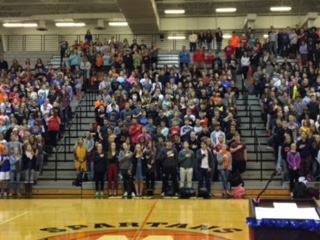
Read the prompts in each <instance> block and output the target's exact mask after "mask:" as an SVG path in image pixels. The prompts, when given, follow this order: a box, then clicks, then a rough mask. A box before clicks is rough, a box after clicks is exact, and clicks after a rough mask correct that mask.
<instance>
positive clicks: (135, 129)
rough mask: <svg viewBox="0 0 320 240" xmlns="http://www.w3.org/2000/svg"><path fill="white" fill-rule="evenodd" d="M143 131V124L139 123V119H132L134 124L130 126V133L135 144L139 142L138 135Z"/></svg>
mask: <svg viewBox="0 0 320 240" xmlns="http://www.w3.org/2000/svg"><path fill="white" fill-rule="evenodd" d="M141 133H142V125H140V124H138V122H137V119H136V118H133V119H132V125H131V126H130V128H129V134H130V135H131V140H132V143H133V144H137V143H138V136H139V135H140V134H141Z"/></svg>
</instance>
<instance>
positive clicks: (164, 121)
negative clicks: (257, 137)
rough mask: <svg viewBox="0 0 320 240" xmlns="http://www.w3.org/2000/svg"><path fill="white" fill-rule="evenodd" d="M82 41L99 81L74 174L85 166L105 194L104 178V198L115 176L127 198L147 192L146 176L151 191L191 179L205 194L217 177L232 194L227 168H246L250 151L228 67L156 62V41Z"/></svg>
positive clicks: (114, 189)
mask: <svg viewBox="0 0 320 240" xmlns="http://www.w3.org/2000/svg"><path fill="white" fill-rule="evenodd" d="M88 34H90V32H89V31H88ZM85 39H86V40H85V41H84V42H82V45H81V44H80V49H82V50H81V52H79V54H78V55H81V56H82V58H83V59H89V62H90V64H91V67H90V71H91V75H94V76H100V80H101V81H100V82H99V84H98V86H97V88H98V91H99V94H98V96H97V101H96V102H95V104H94V106H95V113H96V119H95V123H93V124H92V125H90V129H89V132H88V133H87V134H86V136H85V137H84V138H80V139H79V141H78V142H77V144H76V146H75V149H74V155H75V167H76V169H77V171H78V173H81V172H86V171H89V172H90V176H89V178H90V179H91V180H94V181H95V182H96V197H103V196H104V184H103V182H104V180H105V179H106V178H107V180H108V195H109V196H113V195H118V185H119V184H118V181H119V178H120V179H122V180H123V189H124V196H125V197H126V196H128V194H130V193H131V192H132V194H133V195H134V196H141V195H142V194H144V192H143V187H144V182H145V184H146V188H147V189H146V190H147V191H146V193H147V195H150V196H152V195H153V190H154V182H155V180H158V181H162V182H163V184H162V196H166V195H168V194H169V192H170V194H171V195H178V194H179V188H181V187H191V186H193V185H192V181H197V182H198V186H197V188H198V189H201V188H206V189H207V191H208V192H209V193H210V191H211V182H212V181H218V180H219V179H221V181H223V192H224V193H225V194H226V195H228V194H229V195H230V192H229V188H228V176H229V174H230V172H231V170H232V169H233V171H235V172H238V173H240V174H242V173H244V172H245V170H246V161H247V150H246V145H245V144H244V143H243V142H242V141H241V138H240V133H239V130H240V129H239V128H240V122H239V121H238V118H237V108H236V99H237V98H238V96H239V90H238V88H237V87H236V86H235V81H234V80H236V79H232V76H231V75H229V71H228V70H227V69H226V70H225V69H222V68H217V69H214V68H213V69H210V70H208V71H207V69H202V68H198V67H197V66H194V67H193V68H192V69H190V68H188V67H187V66H186V65H181V68H179V67H178V66H172V67H171V68H169V67H168V66H164V67H163V68H158V67H157V55H156V53H158V51H159V49H157V48H156V45H155V43H151V44H150V45H149V46H148V45H147V44H146V43H145V42H144V41H143V40H142V41H141V43H138V42H137V41H136V40H133V43H132V44H128V42H127V41H126V40H123V41H119V40H116V39H115V38H111V39H109V40H105V41H104V42H103V43H101V44H102V46H101V44H100V41H93V40H92V39H93V37H92V36H91V37H87V35H86V38H85ZM63 41H64V40H63ZM61 44H62V45H63V44H64V45H67V46H68V44H66V43H65V42H62V43H61ZM77 46H78V47H79V45H77ZM81 46H82V47H81ZM84 46H86V47H84ZM74 52H75V50H74ZM93 53H96V54H95V58H90V56H91V54H93ZM111 53H112V54H111ZM63 56H65V52H62V60H63V59H65V58H64V57H63ZM90 59H91V60H90ZM99 59H103V61H102V60H101V61H100V60H99ZM69 60H70V58H69ZM101 63H103V64H102V65H101ZM71 67H72V64H71ZM91 78H92V77H91ZM92 79H94V80H95V79H96V78H92ZM102 173H103V174H102ZM219 173H220V175H219ZM169 180H171V181H172V184H171V183H170V182H171V181H169ZM133 185H134V189H133ZM170 189H171V190H170Z"/></svg>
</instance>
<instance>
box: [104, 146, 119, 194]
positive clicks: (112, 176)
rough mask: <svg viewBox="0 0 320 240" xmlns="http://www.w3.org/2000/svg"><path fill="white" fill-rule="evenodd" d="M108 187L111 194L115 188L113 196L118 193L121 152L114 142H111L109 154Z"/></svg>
mask: <svg viewBox="0 0 320 240" xmlns="http://www.w3.org/2000/svg"><path fill="white" fill-rule="evenodd" d="M107 158H108V164H109V166H108V189H109V196H111V195H112V190H113V196H117V195H118V193H117V192H118V173H119V170H118V169H119V168H118V164H119V160H118V158H119V153H118V151H117V147H116V144H115V143H114V142H112V143H111V145H110V148H109V151H108V154H107ZM112 181H113V182H114V185H113V187H112Z"/></svg>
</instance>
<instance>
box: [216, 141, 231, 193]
mask: <svg viewBox="0 0 320 240" xmlns="http://www.w3.org/2000/svg"><path fill="white" fill-rule="evenodd" d="M217 161H218V170H219V174H220V177H221V181H222V184H223V190H224V194H225V195H228V196H231V193H230V192H229V190H228V179H229V175H230V172H231V170H232V156H231V153H230V152H229V151H228V146H227V145H226V144H222V148H221V150H220V151H219V152H218V153H217Z"/></svg>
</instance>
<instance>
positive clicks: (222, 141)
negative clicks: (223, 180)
mask: <svg viewBox="0 0 320 240" xmlns="http://www.w3.org/2000/svg"><path fill="white" fill-rule="evenodd" d="M218 141H219V142H218V143H217V144H216V145H215V146H214V148H213V154H214V155H217V153H218V152H220V150H221V149H222V146H223V145H224V144H225V139H224V136H223V135H220V136H219V137H218Z"/></svg>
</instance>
